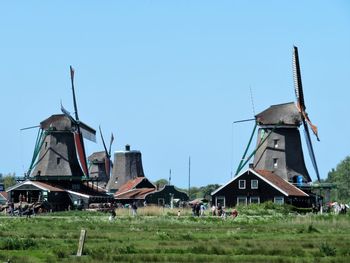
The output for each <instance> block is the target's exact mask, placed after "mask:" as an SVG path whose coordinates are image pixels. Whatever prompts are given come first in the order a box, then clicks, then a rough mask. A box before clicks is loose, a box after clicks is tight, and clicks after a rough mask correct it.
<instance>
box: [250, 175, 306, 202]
mask: <svg viewBox="0 0 350 263" xmlns="http://www.w3.org/2000/svg"><path fill="white" fill-rule="evenodd" d="M255 172H257V173H258V174H259V175H261V176H262V177H264V178H265V179H266V180H268V181H269V182H270V183H272V184H273V185H275V186H277V187H278V188H279V189H281V190H282V191H284V192H286V193H287V194H288V195H291V196H305V197H306V196H308V195H307V194H306V193H304V192H303V191H302V190H300V189H299V188H297V187H295V186H294V185H292V184H291V183H289V182H287V181H286V180H284V179H282V178H281V177H279V176H278V175H276V174H274V173H273V172H271V171H266V170H255Z"/></svg>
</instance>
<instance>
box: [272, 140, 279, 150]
mask: <svg viewBox="0 0 350 263" xmlns="http://www.w3.org/2000/svg"><path fill="white" fill-rule="evenodd" d="M278 141H279V140H278V139H275V140H273V147H275V148H278Z"/></svg>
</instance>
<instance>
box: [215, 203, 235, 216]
mask: <svg viewBox="0 0 350 263" xmlns="http://www.w3.org/2000/svg"><path fill="white" fill-rule="evenodd" d="M211 215H212V216H218V217H222V218H226V217H227V216H232V218H236V217H237V216H238V211H237V209H233V210H232V211H231V212H228V211H226V210H225V209H224V208H223V207H222V205H221V204H220V203H218V205H217V207H216V206H215V205H214V204H213V205H212V207H211Z"/></svg>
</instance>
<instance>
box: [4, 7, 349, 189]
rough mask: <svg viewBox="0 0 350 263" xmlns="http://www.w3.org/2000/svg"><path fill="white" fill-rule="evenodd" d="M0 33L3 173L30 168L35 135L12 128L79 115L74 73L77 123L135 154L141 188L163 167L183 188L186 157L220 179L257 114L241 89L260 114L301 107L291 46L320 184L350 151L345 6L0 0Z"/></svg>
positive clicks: (162, 174) (202, 181)
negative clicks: (312, 127) (274, 107)
mask: <svg viewBox="0 0 350 263" xmlns="http://www.w3.org/2000/svg"><path fill="white" fill-rule="evenodd" d="M15 2H16V3H15ZM0 36H1V41H0V58H1V60H0V61H1V63H0V89H1V103H0V110H1V113H2V121H1V136H0V147H1V152H0V172H2V173H9V172H16V174H17V175H21V174H23V173H24V171H25V170H26V169H27V168H28V166H29V164H30V160H31V156H32V152H33V148H34V144H35V139H36V133H37V130H28V131H23V132H20V131H19V130H20V128H23V127H27V126H32V125H38V124H39V122H40V121H42V120H44V119H45V118H47V117H49V116H50V115H52V114H56V113H60V100H62V102H63V104H64V106H65V107H66V108H67V109H68V110H70V111H71V112H73V103H72V98H71V89H70V78H69V65H73V67H74V68H75V70H76V82H75V85H76V93H77V99H78V107H79V111H80V112H79V115H80V118H81V119H82V120H83V121H84V122H86V123H87V124H89V125H90V126H92V127H94V128H95V129H98V125H101V126H102V128H103V131H104V133H105V136H106V137H109V135H108V136H107V134H110V133H111V132H113V133H114V134H115V138H116V140H115V143H114V145H113V147H112V149H113V151H117V150H121V149H124V145H125V144H130V145H131V147H132V149H137V150H140V151H141V152H142V155H143V166H144V170H145V174H146V176H147V177H148V178H149V179H151V180H156V179H160V178H168V174H169V169H170V168H171V169H172V182H173V183H174V184H175V185H177V186H180V187H187V185H188V181H187V180H188V179H187V176H188V158H189V156H191V159H192V167H191V170H192V173H191V177H192V181H191V184H192V185H196V186H202V185H206V184H209V183H219V184H222V183H225V182H227V180H229V179H230V178H231V170H232V169H236V167H237V165H238V160H239V159H240V156H241V155H242V153H243V150H244V147H245V146H246V144H247V142H248V138H249V136H250V132H251V131H252V129H253V123H245V124H239V125H238V124H237V125H232V122H233V121H235V120H239V119H245V118H252V117H253V115H254V114H253V109H252V103H251V96H250V91H249V87H251V89H252V94H253V101H254V108H255V113H259V112H260V111H262V110H264V109H265V108H267V107H268V106H270V105H271V104H278V103H284V102H290V101H294V100H295V95H294V89H293V76H292V47H293V45H297V46H298V47H299V56H300V62H301V70H302V78H303V85H304V93H305V100H306V106H307V111H308V113H309V116H310V118H311V120H312V121H313V122H314V123H315V124H316V125H317V126H318V128H319V135H320V139H321V141H320V142H317V141H316V140H315V137H313V142H314V148H315V152H316V157H317V160H318V164H319V169H320V173H321V177H322V178H325V177H326V176H327V173H328V172H329V171H330V170H331V169H332V168H334V167H335V166H336V165H337V164H338V163H339V162H340V161H341V160H342V159H344V158H345V157H346V156H347V155H349V154H350V140H349V131H350V122H349V121H348V119H349V117H348V116H349V113H350V106H349V99H350V86H349V84H350V2H349V1H319V0H318V1H187V0H186V1H179V0H176V1H160V0H159V1H156V0H153V1H151V0H149V1H45V2H44V1H6V2H5V1H2V2H1V3H0ZM232 129H233V136H232ZM98 139H99V137H98ZM232 141H233V143H232ZM255 142H256V140H255V138H254V145H255ZM102 149H103V148H102V144H101V141H100V140H98V142H97V144H93V143H90V142H88V143H87V151H88V153H89V154H90V153H92V152H93V151H96V150H102ZM304 153H305V158H306V160H307V166H308V169H309V172H310V174H311V176H312V178H313V179H316V176H315V173H314V171H313V169H312V165H311V162H310V161H309V156H308V153H307V149H306V146H305V144H304Z"/></svg>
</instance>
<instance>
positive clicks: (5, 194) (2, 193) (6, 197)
mask: <svg viewBox="0 0 350 263" xmlns="http://www.w3.org/2000/svg"><path fill="white" fill-rule="evenodd" d="M0 195H2V196H3V197H4V198H5V199H6V200H7V199H8V195H7V193H6V192H5V191H4V192H0Z"/></svg>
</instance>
